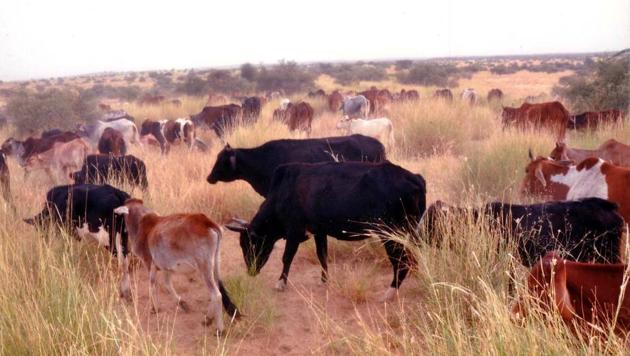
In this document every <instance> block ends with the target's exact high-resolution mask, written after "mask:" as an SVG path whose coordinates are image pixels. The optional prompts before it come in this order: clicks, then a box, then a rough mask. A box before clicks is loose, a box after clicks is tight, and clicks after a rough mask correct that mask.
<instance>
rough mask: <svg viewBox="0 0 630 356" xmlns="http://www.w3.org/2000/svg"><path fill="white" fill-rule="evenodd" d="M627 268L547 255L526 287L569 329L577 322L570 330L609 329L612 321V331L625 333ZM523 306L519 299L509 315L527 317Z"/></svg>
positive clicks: (628, 320) (629, 301) (629, 304)
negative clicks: (593, 326)
mask: <svg viewBox="0 0 630 356" xmlns="http://www.w3.org/2000/svg"><path fill="white" fill-rule="evenodd" d="M626 269H627V266H626V265H625V264H593V263H580V262H572V261H567V260H564V259H562V258H561V257H560V256H558V255H557V254H556V253H554V252H549V253H548V254H547V255H545V257H543V258H542V260H541V261H540V262H538V263H536V265H535V266H534V267H533V268H532V270H531V271H530V272H529V275H528V277H527V288H528V290H529V293H530V294H531V295H532V296H533V297H534V298H535V301H536V302H538V303H540V305H541V306H542V307H544V308H546V309H552V310H554V311H555V312H558V313H560V316H561V317H562V320H563V321H564V322H565V323H566V324H567V325H568V326H569V327H571V328H573V327H574V326H573V322H574V321H577V322H578V325H579V328H578V329H577V330H576V329H572V330H573V331H580V330H583V331H586V330H584V329H583V328H585V329H587V330H590V329H591V328H590V325H593V324H600V325H602V324H603V325H602V326H605V327H608V326H610V325H611V323H612V321H613V320H614V321H615V331H619V332H623V333H626V332H628V331H629V330H630V298H626V297H625V294H627V293H625V292H627V291H625V290H624V288H625V284H626V282H627V281H626V280H625V279H626V278H625V277H626V276H625V272H626ZM525 306H526V303H525V302H524V300H523V299H520V300H519V301H518V302H517V303H515V304H514V306H513V308H512V313H514V314H516V315H518V316H519V317H522V316H526V315H527V311H526V309H525ZM576 319H577V320H576ZM606 330H607V328H606ZM588 334H589V335H590V334H591V333H590V332H589V333H588Z"/></svg>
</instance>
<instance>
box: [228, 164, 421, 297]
mask: <svg viewBox="0 0 630 356" xmlns="http://www.w3.org/2000/svg"><path fill="white" fill-rule="evenodd" d="M425 186H426V183H425V181H424V178H422V176H420V175H418V174H413V173H411V172H409V171H407V170H405V169H403V168H401V167H399V166H396V165H394V164H392V163H390V162H387V161H386V162H381V163H368V162H341V163H338V162H328V163H314V164H309V163H293V164H286V165H282V166H280V167H278V168H277V169H276V171H275V173H274V176H273V180H272V184H271V189H270V190H269V194H268V195H267V199H266V200H265V201H264V202H263V203H262V205H261V206H260V208H259V210H258V213H256V216H254V218H253V220H252V222H251V224H247V223H245V222H243V221H238V220H235V222H236V223H231V224H228V225H227V226H226V227H227V228H228V229H230V230H233V231H238V232H240V233H241V235H240V244H241V248H242V250H243V256H244V258H245V263H246V264H247V267H248V269H249V271H250V273H251V274H257V273H258V272H259V271H260V269H261V268H262V267H263V266H264V265H265V263H266V262H267V260H268V258H269V255H270V254H271V251H272V250H273V246H274V244H275V243H276V241H278V240H279V239H281V238H284V239H286V247H285V250H284V255H283V257H282V263H283V268H282V274H281V275H280V280H279V281H278V285H277V286H276V288H277V289H283V288H284V287H285V286H286V284H287V278H288V275H289V268H290V267H291V261H292V260H293V256H295V253H296V252H297V249H298V246H299V244H300V243H301V242H304V241H306V240H307V239H308V237H307V235H306V232H307V230H308V231H310V232H311V233H313V235H314V236H315V246H316V249H317V257H318V258H319V261H320V263H321V265H322V269H323V270H322V281H326V277H327V270H328V263H327V241H326V236H327V235H330V236H332V237H335V238H337V239H339V240H345V241H358V240H363V239H366V238H368V237H370V236H371V234H370V231H371V230H375V229H383V228H386V229H409V228H410V227H411V228H415V227H416V225H417V222H418V221H419V220H420V218H421V217H422V215H423V213H424V211H425V208H426V187H425ZM383 244H384V246H385V250H386V251H387V255H388V257H389V260H390V262H391V263H392V266H393V269H394V279H393V280H392V283H391V285H390V289H389V290H388V291H387V294H386V299H389V298H391V297H393V294H394V292H395V291H396V290H397V289H398V288H399V287H400V284H401V283H402V282H403V280H404V279H405V277H406V275H407V273H408V271H409V263H410V258H409V256H408V254H407V251H406V250H405V248H404V247H403V245H402V244H400V243H399V242H396V241H394V240H391V239H384V241H383Z"/></svg>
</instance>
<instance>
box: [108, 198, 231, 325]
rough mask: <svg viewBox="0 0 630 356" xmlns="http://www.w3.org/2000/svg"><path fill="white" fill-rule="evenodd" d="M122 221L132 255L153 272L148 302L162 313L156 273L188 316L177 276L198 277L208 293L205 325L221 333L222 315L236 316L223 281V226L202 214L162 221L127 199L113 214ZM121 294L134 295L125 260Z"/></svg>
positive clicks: (168, 218) (177, 215)
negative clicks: (174, 278)
mask: <svg viewBox="0 0 630 356" xmlns="http://www.w3.org/2000/svg"><path fill="white" fill-rule="evenodd" d="M114 212H115V213H116V214H118V215H122V216H124V219H125V224H126V227H127V231H128V232H129V246H130V247H131V252H133V253H134V255H136V256H138V257H139V258H140V259H141V260H142V262H144V265H145V267H146V268H147V269H148V270H149V281H150V284H149V297H150V299H151V305H152V307H153V311H154V312H158V298H157V291H156V289H157V287H158V285H157V273H158V271H162V272H164V281H165V285H166V288H167V290H168V291H169V292H170V294H171V295H172V296H173V297H174V298H175V301H176V303H177V306H178V307H180V308H181V309H182V310H183V311H185V312H187V311H189V309H190V307H189V306H188V304H187V303H186V302H185V301H184V300H183V299H182V298H181V297H180V296H179V295H178V294H177V292H176V291H175V288H174V287H173V282H172V280H171V275H172V274H173V273H184V274H188V273H190V272H193V271H195V270H196V271H197V272H199V274H200V275H201V277H202V278H203V280H204V282H205V283H206V286H207V287H208V289H209V290H210V305H209V307H208V314H207V315H206V317H205V319H204V321H203V323H204V325H211V324H212V323H213V322H214V326H215V328H216V330H217V332H219V333H221V332H222V331H223V310H222V308H221V304H223V306H224V307H225V310H226V311H227V312H228V313H229V314H230V316H238V315H239V313H238V309H237V308H236V306H235V305H234V304H233V303H232V301H231V300H230V297H229V295H228V292H227V290H225V288H224V287H223V283H222V281H221V276H220V270H221V257H220V247H219V246H220V244H221V236H222V231H221V227H220V226H219V225H217V224H216V223H214V222H213V221H212V220H210V219H209V218H208V217H207V216H205V215H204V214H173V215H167V216H160V215H158V214H156V213H155V212H154V211H153V210H151V209H148V208H147V207H145V206H144V203H143V202H142V200H139V199H127V201H125V203H124V205H121V206H119V207H117V208H116V209H114ZM123 271H124V272H123V273H124V275H123V279H122V281H123V282H122V283H121V294H122V295H123V296H125V297H127V298H130V296H131V288H130V283H129V279H130V278H129V263H128V260H127V259H125V267H124V270H123Z"/></svg>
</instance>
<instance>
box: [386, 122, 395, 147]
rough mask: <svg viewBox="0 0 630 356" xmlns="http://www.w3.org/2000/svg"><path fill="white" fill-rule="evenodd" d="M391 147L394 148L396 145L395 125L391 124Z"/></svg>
mask: <svg viewBox="0 0 630 356" xmlns="http://www.w3.org/2000/svg"><path fill="white" fill-rule="evenodd" d="M388 126H389V141H388V142H389V146H390V147H394V144H395V143H396V138H395V137H394V125H393V124H392V123H391V122H390V123H389V125H388Z"/></svg>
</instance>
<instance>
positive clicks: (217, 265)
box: [210, 226, 241, 319]
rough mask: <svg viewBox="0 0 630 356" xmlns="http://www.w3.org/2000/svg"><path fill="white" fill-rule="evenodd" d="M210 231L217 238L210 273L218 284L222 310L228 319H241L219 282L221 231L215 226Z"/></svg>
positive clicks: (221, 283)
mask: <svg viewBox="0 0 630 356" xmlns="http://www.w3.org/2000/svg"><path fill="white" fill-rule="evenodd" d="M210 230H211V231H214V232H215V233H216V236H217V244H216V246H217V250H216V251H215V255H214V256H213V258H214V259H215V261H214V271H212V273H214V276H215V278H216V280H217V283H218V284H219V292H220V293H221V303H222V304H223V308H224V309H225V311H226V312H227V313H228V315H229V316H230V318H235V319H238V318H240V317H241V313H240V312H239V310H238V308H237V307H236V305H234V303H233V302H232V300H231V299H230V294H229V293H228V291H227V289H225V286H224V285H223V281H222V280H221V278H220V275H219V271H220V270H221V253H220V251H219V250H220V248H219V245H220V244H221V238H222V236H223V231H222V230H223V229H222V228H221V227H220V226H216V227H212V228H210Z"/></svg>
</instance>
